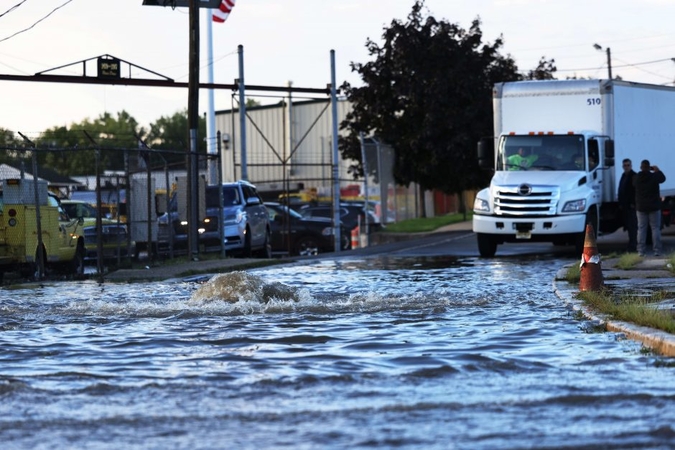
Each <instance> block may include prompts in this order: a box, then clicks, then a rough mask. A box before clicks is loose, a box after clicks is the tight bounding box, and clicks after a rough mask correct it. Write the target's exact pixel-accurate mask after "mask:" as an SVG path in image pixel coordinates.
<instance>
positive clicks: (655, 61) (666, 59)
mask: <svg viewBox="0 0 675 450" xmlns="http://www.w3.org/2000/svg"><path fill="white" fill-rule="evenodd" d="M664 61H673V58H663V59H655V60H653V61H645V62H641V63H634V64H630V63H624V64H622V65H618V66H615V65H613V64H612V68H619V67H636V66H644V65H647V64H655V63H660V62H664ZM581 70H597V67H587V68H584V69H558V70H556V72H577V71H581Z"/></svg>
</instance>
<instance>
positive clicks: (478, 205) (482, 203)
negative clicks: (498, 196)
mask: <svg viewBox="0 0 675 450" xmlns="http://www.w3.org/2000/svg"><path fill="white" fill-rule="evenodd" d="M473 210H474V212H484V213H489V212H490V203H489V202H488V201H487V200H483V199H482V198H478V197H476V200H474V201H473Z"/></svg>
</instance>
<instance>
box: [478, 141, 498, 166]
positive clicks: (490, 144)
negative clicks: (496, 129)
mask: <svg viewBox="0 0 675 450" xmlns="http://www.w3.org/2000/svg"><path fill="white" fill-rule="evenodd" d="M494 160H495V141H494V139H493V138H491V137H486V138H481V140H480V141H478V167H480V168H481V169H493V168H494Z"/></svg>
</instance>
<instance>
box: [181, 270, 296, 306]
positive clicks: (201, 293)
mask: <svg viewBox="0 0 675 450" xmlns="http://www.w3.org/2000/svg"><path fill="white" fill-rule="evenodd" d="M299 299H300V292H299V290H298V289H297V288H294V287H291V286H288V285H285V284H282V283H278V282H265V281H264V280H263V279H262V278H261V277H259V276H256V275H251V274H249V273H247V272H241V271H238V272H229V273H223V274H219V275H215V276H214V277H213V278H211V279H210V280H209V281H208V282H207V283H206V284H204V285H203V286H200V287H199V289H197V290H196V291H195V292H193V294H192V297H191V298H190V302H189V303H191V304H195V303H205V302H213V301H225V302H230V303H237V302H258V303H268V302H270V301H272V300H281V301H298V300H299Z"/></svg>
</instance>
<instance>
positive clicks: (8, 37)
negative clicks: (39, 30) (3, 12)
mask: <svg viewBox="0 0 675 450" xmlns="http://www.w3.org/2000/svg"><path fill="white" fill-rule="evenodd" d="M25 1H26V0H24V2H25ZM72 1H73V0H66V2H65V3H63V4H62V5H60V6H57V7H56V8H54V9H52V10H51V11H50V12H49V14H47V15H46V16H44V17H43V18H41V19H40V20H38V21H37V22H35V23H33V25H31V26H29V27H28V28H24V29H23V30H19V31H17V32H16V33H14V34H12V35H10V36H7V37H6V38H3V39H0V42H4V41H6V40H8V39H11V38H13V37H14V36H16V35H19V34H21V33H25V32H26V31H28V30H30V29H32V28H33V27H35V25H37V24H39V23H40V22H42V21H43V20H45V19H46V18H47V17H49V16H51V15H52V14H54V13H55V12H56V11H57V10H59V9H61V8H63V7H64V6H66V5H67V4H68V3H70V2H72ZM22 3H23V2H22ZM20 5H21V3H19V5H16V6H15V7H18V6H20ZM12 9H13V8H12ZM10 11H11V9H10ZM8 12H9V11H8Z"/></svg>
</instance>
